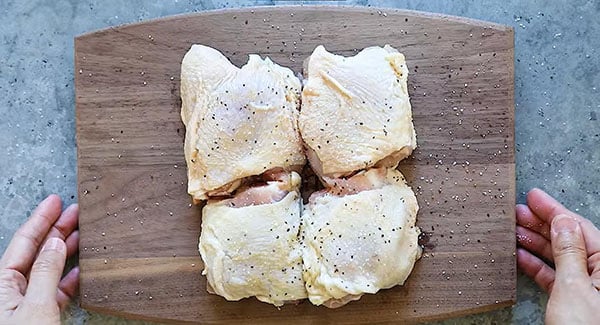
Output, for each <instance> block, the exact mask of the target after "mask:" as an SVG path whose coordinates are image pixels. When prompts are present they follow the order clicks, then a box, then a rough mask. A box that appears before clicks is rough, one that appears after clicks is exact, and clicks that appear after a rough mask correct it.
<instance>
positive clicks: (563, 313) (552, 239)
mask: <svg viewBox="0 0 600 325" xmlns="http://www.w3.org/2000/svg"><path fill="white" fill-rule="evenodd" d="M516 214H517V229H516V230H517V242H518V244H519V246H521V247H520V248H518V249H517V264H518V266H519V268H520V269H521V271H523V273H525V275H527V276H529V277H530V278H532V279H533V280H534V281H535V282H536V283H537V284H538V285H539V286H540V287H541V288H542V289H544V290H546V291H547V292H548V293H549V294H550V299H549V300H548V305H547V307H546V324H594V323H597V322H598V309H600V291H599V290H600V231H599V230H598V228H596V226H594V224H593V223H592V222H591V221H589V220H588V219H586V218H584V217H582V216H580V215H578V214H576V213H574V212H571V211H569V210H568V209H567V208H565V207H564V206H563V205H561V204H560V203H558V201H556V200H555V199H553V198H552V197H551V196H550V195H548V194H546V193H545V192H544V191H542V190H540V189H533V190H531V191H530V192H529V193H528V194H527V205H521V204H519V205H517V209H516ZM552 265H554V267H553V266H552Z"/></svg>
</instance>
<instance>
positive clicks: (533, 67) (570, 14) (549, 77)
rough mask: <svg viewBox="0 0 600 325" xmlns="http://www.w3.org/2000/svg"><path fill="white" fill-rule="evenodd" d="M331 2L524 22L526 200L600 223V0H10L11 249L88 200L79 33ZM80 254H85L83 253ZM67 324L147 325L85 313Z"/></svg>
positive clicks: (519, 68)
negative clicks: (554, 204) (40, 206)
mask: <svg viewBox="0 0 600 325" xmlns="http://www.w3.org/2000/svg"><path fill="white" fill-rule="evenodd" d="M293 4H328V5H336V4H339V5H352V6H372V7H393V8H404V9H412V10H420V11H430V12H438V13H444V14H450V15H457V16H465V17H471V18H476V19H481V20H486V21H491V22H497V23H501V24H505V25H509V26H513V27H514V30H515V114H516V160H517V170H516V175H517V202H524V200H525V193H526V192H527V191H528V190H529V189H531V188H532V187H540V188H542V189H544V190H546V191H548V192H549V193H550V194H551V195H553V196H555V197H557V198H558V199H559V200H560V201H561V202H563V203H564V204H565V205H566V206H567V207H569V208H571V209H572V210H574V211H577V212H578V213H580V214H582V215H584V216H586V217H588V218H590V219H591V220H593V221H594V222H595V223H596V224H600V194H599V186H598V184H600V121H598V118H599V117H600V59H599V58H598V57H599V55H600V53H599V52H600V37H599V36H598V35H600V20H599V19H598V16H600V2H598V1H594V0H589V1H586V0H573V1H568V2H567V1H543V0H507V1H491V0H480V1H475V0H470V1H466V0H460V1H459V0H456V1H441V0H429V1H422V0H398V1H352V0H351V1H325V2H322V1H260V0H253V1H235V0H232V1H219V0H212V1H211V0H206V1H202V0H169V1H166V0H163V1H160V0H152V1H141V0H132V1H125V0H122V1H119V0H105V1H97V0H46V1H43V0H38V1H34V0H30V1H20V0H2V1H0V17H1V18H2V19H1V21H2V23H1V24H0V42H1V45H0V116H1V118H0V147H2V148H5V149H4V154H3V157H2V159H1V160H0V251H2V252H4V250H5V248H6V246H7V245H8V242H9V240H10V238H11V236H12V234H13V233H14V232H15V230H16V229H17V228H18V226H19V225H20V224H21V223H23V222H24V220H25V219H26V218H27V216H28V214H29V213H30V212H31V210H32V209H33V208H34V207H35V205H37V203H38V202H39V201H40V200H42V199H43V198H44V197H45V196H47V195H49V194H51V193H58V194H59V195H61V197H62V198H63V199H64V201H65V204H70V203H73V202H76V201H77V194H78V193H77V183H76V146H75V103H74V89H73V88H74V84H73V38H74V37H75V36H76V35H79V34H82V33H85V32H89V31H94V30H96V29H99V28H104V27H108V26H114V25H120V24H126V23H132V22H139V21H142V20H146V19H152V18H156V17H162V16H168V15H174V14H181V13H191V12H198V11H203V10H210V9H216V8H224V7H243V6H251V5H293ZM71 263H73V261H71ZM546 301H547V295H546V294H544V293H542V292H540V290H539V289H538V288H537V287H536V286H535V284H534V283H532V282H531V281H530V280H528V279H526V278H525V277H523V276H522V275H519V278H518V292H517V304H516V305H515V306H514V307H512V308H505V309H501V310H498V311H493V312H489V313H483V314H477V315H473V316H469V317H465V318H458V319H451V320H446V321H444V322H441V323H442V324H508V323H515V324H541V323H543V315H544V309H545V305H546ZM63 322H64V323H67V324H71V323H73V324H81V323H90V324H144V323H143V322H135V321H128V320H124V319H121V318H115V317H110V316H105V315H100V314H96V313H89V312H86V311H84V310H81V309H80V308H79V307H77V306H76V304H73V305H72V306H71V308H70V310H69V311H68V312H66V313H65V315H64V316H63Z"/></svg>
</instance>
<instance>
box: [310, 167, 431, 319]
mask: <svg viewBox="0 0 600 325" xmlns="http://www.w3.org/2000/svg"><path fill="white" fill-rule="evenodd" d="M417 210H418V205H417V200H416V198H415V195H414V193H413V192H412V190H411V189H410V187H408V186H407V185H406V183H405V181H404V177H403V175H402V174H401V173H400V172H399V171H397V170H395V169H389V168H378V169H370V170H368V171H366V172H361V173H359V174H357V175H355V176H353V177H352V178H350V179H348V180H338V181H336V184H335V185H334V186H333V187H331V188H330V189H327V190H323V191H321V192H316V193H314V194H313V195H312V196H311V198H310V200H309V204H308V205H307V206H305V208H304V212H303V215H302V227H301V232H300V235H301V240H302V243H303V255H302V258H303V262H304V271H303V277H304V281H305V282H306V288H307V291H308V298H309V300H310V301H311V302H312V303H313V304H315V305H325V306H327V307H330V308H336V307H340V306H342V305H344V304H346V303H348V302H350V301H352V300H356V299H359V298H360V297H361V296H362V295H363V294H365V293H376V292H377V291H379V290H380V289H387V288H391V287H393V286H395V285H399V284H403V283H404V281H405V280H406V279H407V278H408V276H409V274H410V273H411V271H412V268H413V266H414V263H415V262H416V260H417V259H418V258H419V257H420V255H421V248H420V246H419V245H418V236H419V234H420V230H419V228H418V227H416V226H415V222H416V215H417Z"/></svg>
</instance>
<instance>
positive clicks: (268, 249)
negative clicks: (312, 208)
mask: <svg viewBox="0 0 600 325" xmlns="http://www.w3.org/2000/svg"><path fill="white" fill-rule="evenodd" d="M299 185H300V176H299V175H298V174H296V173H295V172H292V173H291V174H290V173H281V174H279V175H278V176H277V177H275V179H274V180H272V181H269V182H267V184H266V185H263V186H258V187H250V188H247V189H244V190H241V191H240V192H239V193H237V194H236V196H235V197H234V198H231V199H227V200H220V201H218V200H209V201H208V203H207V205H206V206H205V207H204V209H203V210H202V232H201V235H200V241H199V245H198V247H199V250H200V255H201V256H202V260H203V262H204V271H203V274H205V275H206V276H207V279H208V285H209V291H210V292H211V293H216V294H218V295H220V296H222V297H224V298H225V299H227V300H231V301H237V300H240V299H243V298H247V297H252V296H255V297H256V298H257V299H258V300H260V301H263V302H266V303H270V304H273V305H275V306H281V305H283V304H284V303H286V302H291V301H296V300H300V299H305V298H306V296H307V294H306V288H305V286H304V281H303V279H302V250H301V247H300V241H299V238H298V232H299V227H300V212H301V198H300V193H299Z"/></svg>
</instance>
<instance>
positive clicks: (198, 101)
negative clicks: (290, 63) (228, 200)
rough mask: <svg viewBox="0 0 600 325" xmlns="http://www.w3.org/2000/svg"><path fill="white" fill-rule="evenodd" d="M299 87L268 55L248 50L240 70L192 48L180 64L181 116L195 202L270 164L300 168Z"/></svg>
mask: <svg viewBox="0 0 600 325" xmlns="http://www.w3.org/2000/svg"><path fill="white" fill-rule="evenodd" d="M300 87H301V84H300V80H299V79H298V78H297V77H296V76H294V74H293V72H292V71H291V70H290V69H288V68H284V67H281V66H279V65H277V64H275V63H273V62H271V60H269V59H268V58H266V59H264V60H263V59H261V58H260V57H259V56H258V55H250V56H249V60H248V63H247V64H246V65H244V66H243V67H242V68H241V69H240V68H237V67H235V66H234V65H232V64H231V63H230V62H229V60H228V59H227V58H226V57H225V56H223V55H222V54H221V53H220V52H219V51H217V50H215V49H213V48H210V47H207V46H203V45H193V46H192V48H191V49H190V50H189V51H188V52H187V53H186V55H185V57H184V58H183V61H182V63H181V100H182V109H181V118H182V120H183V123H184V124H185V126H186V136H185V148H184V149H185V159H186V163H187V166H188V193H189V194H190V195H192V197H193V198H194V201H195V202H197V201H199V200H205V199H207V198H208V197H210V196H220V195H227V194H229V193H231V192H233V191H234V190H235V189H236V188H238V187H239V186H241V185H243V183H244V180H245V178H247V177H249V176H254V175H259V174H262V173H264V172H265V171H268V170H271V169H273V168H283V169H285V170H287V171H291V170H300V169H301V168H302V166H303V165H304V163H305V156H304V151H303V148H302V142H301V139H300V135H299V131H298V127H297V117H298V106H299V97H300Z"/></svg>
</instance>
